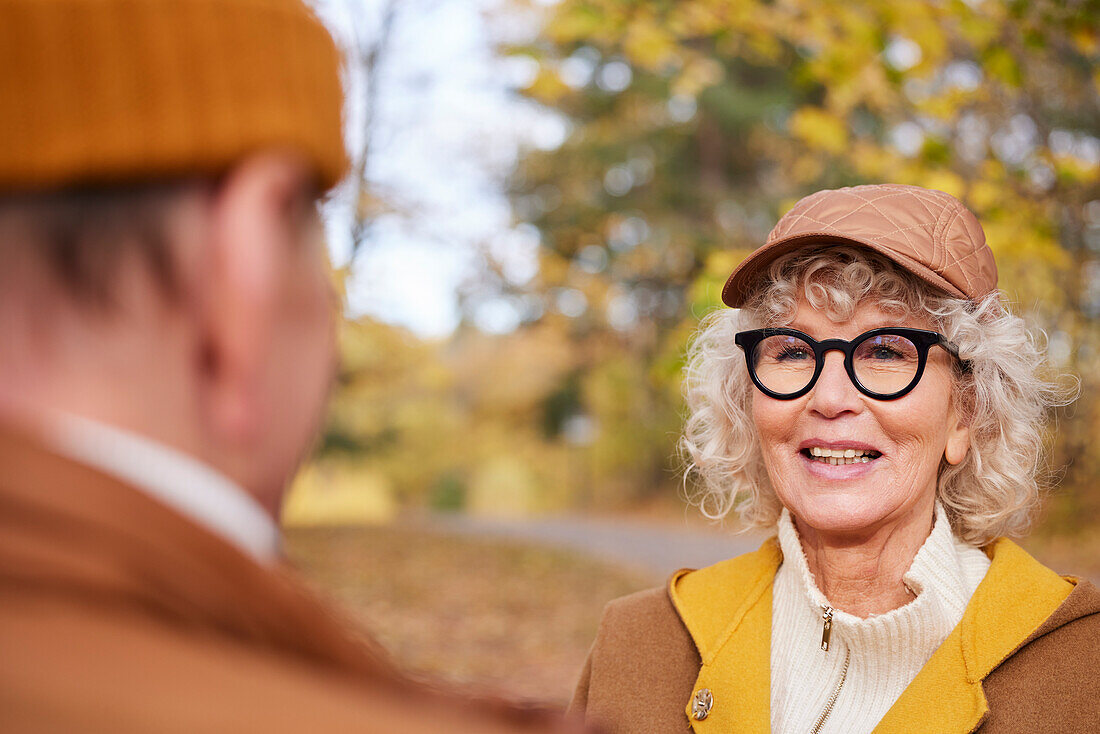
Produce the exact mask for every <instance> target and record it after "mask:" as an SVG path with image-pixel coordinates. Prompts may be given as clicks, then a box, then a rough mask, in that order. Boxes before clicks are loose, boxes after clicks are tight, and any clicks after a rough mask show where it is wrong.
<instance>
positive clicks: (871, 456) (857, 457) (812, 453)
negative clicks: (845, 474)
mask: <svg viewBox="0 0 1100 734" xmlns="http://www.w3.org/2000/svg"><path fill="white" fill-rule="evenodd" d="M800 453H801V454H802V455H803V456H805V457H806V458H808V459H810V460H812V461H817V462H820V463H822V464H831V465H833V466H840V465H844V464H866V463H868V462H871V461H874V460H875V459H877V458H878V457H880V456H882V454H881V453H879V452H878V451H875V450H874V449H827V448H822V447H820V446H811V447H810V448H806V449H802V451H801V452H800Z"/></svg>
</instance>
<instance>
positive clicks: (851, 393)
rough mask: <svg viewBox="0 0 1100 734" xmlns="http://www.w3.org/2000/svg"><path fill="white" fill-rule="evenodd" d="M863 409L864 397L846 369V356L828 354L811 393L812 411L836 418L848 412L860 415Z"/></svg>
mask: <svg viewBox="0 0 1100 734" xmlns="http://www.w3.org/2000/svg"><path fill="white" fill-rule="evenodd" d="M862 407H863V396H862V395H861V394H860V392H859V390H857V389H856V386H855V385H854V384H852V379H851V378H850V377H849V376H848V371H847V370H845V369H844V355H843V354H841V353H840V352H827V353H826V354H825V364H824V366H822V368H821V374H820V375H819V376H818V378H817V382H816V383H815V384H814V388H813V390H811V391H810V401H809V408H810V410H813V411H815V412H817V413H820V414H821V415H823V416H825V417H826V418H835V417H836V416H838V415H841V414H843V413H846V412H851V413H858V412H859V411H860V410H861V409H862Z"/></svg>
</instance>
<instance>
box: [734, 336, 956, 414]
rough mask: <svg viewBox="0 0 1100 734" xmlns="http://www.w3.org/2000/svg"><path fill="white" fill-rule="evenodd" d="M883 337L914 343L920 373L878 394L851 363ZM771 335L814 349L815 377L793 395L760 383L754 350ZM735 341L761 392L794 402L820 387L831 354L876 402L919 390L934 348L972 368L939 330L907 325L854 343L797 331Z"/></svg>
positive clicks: (853, 381) (853, 341)
mask: <svg viewBox="0 0 1100 734" xmlns="http://www.w3.org/2000/svg"><path fill="white" fill-rule="evenodd" d="M884 334H891V335H893V336H900V337H903V338H905V339H908V340H909V341H911V342H912V343H913V346H915V347H916V348H917V371H916V373H914V375H913V379H912V380H911V381H910V383H909V384H908V385H906V386H905V387H904V388H902V389H901V390H898V391H897V392H892V393H877V392H874V391H872V390H869V389H868V388H867V387H866V386H865V385H863V384H861V383H860V381H859V378H858V377H856V370H855V365H854V364H853V362H852V360H853V356H854V355H855V351H856V349H857V348H858V347H859V345H860V344H862V343H863V342H865V341H867V340H868V339H873V338H874V337H876V336H882V335H884ZM771 336H793V337H797V338H799V339H802V340H803V341H805V342H806V344H808V345H809V346H810V348H812V349H813V350H814V374H813V377H811V378H810V381H809V382H808V383H806V386H805V387H803V388H801V389H799V390H796V391H795V392H793V393H779V392H775V391H774V390H769V389H768V388H767V387H765V386H764V384H763V383H762V382H761V381H760V378H759V377H757V375H756V367H755V366H754V365H753V357H752V353H753V350H755V349H756V347H757V346H758V345H759V344H760V342H762V341H764V340H765V339H767V338H768V337H771ZM733 341H734V343H735V344H737V346H739V347H741V350H742V351H743V352H744V353H745V366H746V367H747V368H748V370H749V378H750V379H751V380H752V383H753V384H754V385H756V387H757V389H759V390H760V392H762V393H764V394H765V395H767V396H768V397H770V398H774V399H776V400H795V399H797V398H800V397H802V396H803V395H805V394H806V393H808V392H809V391H810V390H812V389H813V388H814V385H816V384H817V379H818V378H819V377H821V372H822V370H824V369H825V355H826V354H827V353H829V352H840V353H841V354H843V355H844V371H845V372H847V373H848V379H850V380H851V381H852V384H853V385H855V387H856V389H857V390H859V391H860V392H861V393H863V394H864V395H866V396H867V397H869V398H871V399H873V400H897V399H898V398H901V397H904V396H906V395H908V394H909V393H910V392H911V391H912V390H913V389H914V388H916V386H917V385H918V384H919V383H920V378H921V377H923V376H924V367H925V365H926V364H927V361H928V350H929V349H931V348H932V347H940V348H942V349H943V350H944V351H946V352H947V353H948V354H950V355H951V356H952V357H954V358H955V359H957V360H958V361H959V365H960V367H961V368H962V370H963V371H964V372H967V371H969V369H970V362H968V361H967V360H964V359H962V358H961V357H959V348H958V347H957V346H956V345H955V344H953V343H951V342H949V341H948V340H947V338H946V337H945V336H944V335H943V334H940V333H939V332H938V331H928V330H927V329H911V328H909V327H905V326H884V327H881V328H878V329H871V330H870V331H865V332H863V333H862V334H860V335H859V336H857V337H856V338H854V339H851V340H845V339H825V340H823V341H817V340H816V339H814V338H813V337H812V336H810V335H809V334H806V333H805V332H802V331H799V330H798V329H787V328H769V329H749V330H748V331H739V332H737V334H735V335H734V337H733Z"/></svg>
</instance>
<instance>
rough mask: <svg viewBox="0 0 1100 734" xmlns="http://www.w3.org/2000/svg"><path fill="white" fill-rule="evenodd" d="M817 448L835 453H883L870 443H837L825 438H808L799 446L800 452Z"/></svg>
mask: <svg viewBox="0 0 1100 734" xmlns="http://www.w3.org/2000/svg"><path fill="white" fill-rule="evenodd" d="M815 447H816V448H820V449H831V450H834V451H836V450H840V451H843V450H844V449H855V450H856V451H874V452H877V453H879V454H881V453H882V451H881V450H879V449H877V448H875V447H874V446H872V445H871V444H869V443H863V442H862V441H836V440H833V441H826V440H825V439H823V438H808V439H806V440H805V441H803V442H802V443H800V444H798V450H799V451H805V450H807V449H812V448H815Z"/></svg>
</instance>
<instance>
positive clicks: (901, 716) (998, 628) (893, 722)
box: [875, 538, 1073, 734]
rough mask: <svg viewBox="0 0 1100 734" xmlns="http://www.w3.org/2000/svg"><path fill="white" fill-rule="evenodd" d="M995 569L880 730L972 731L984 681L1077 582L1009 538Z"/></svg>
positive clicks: (994, 552)
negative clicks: (917, 726) (915, 724)
mask: <svg viewBox="0 0 1100 734" xmlns="http://www.w3.org/2000/svg"><path fill="white" fill-rule="evenodd" d="M987 552H988V553H989V554H990V556H991V558H992V563H991V564H990V566H989V571H988V572H986V575H985V578H984V579H983V580H982V582H981V584H979V585H978V588H977V590H975V592H974V596H973V597H971V599H970V603H969V604H968V605H967V607H966V612H965V613H964V614H963V618H962V621H960V622H959V624H958V625H957V626H956V627H955V629H954V630H953V631H952V632H951V634H950V635H949V636H948V637H947V639H946V640H944V643H943V644H942V645H941V646H940V647H939V649H937V650H936V652H935V653H934V654H933V655H932V657H931V659H929V661H928V663H927V664H925V666H924V668H922V669H921V671H920V673H919V674H918V675H917V677H916V678H914V679H913V681H912V683H910V684H909V686H908V687H907V688H906V689H905V691H903V692H902V694H901V697H900V698H898V700H897V701H896V702H895V703H894V705H893V707H891V708H890V710H889V711H888V712H887V713H886V716H884V717H883V719H882V721H880V722H879V724H878V726H877V727H875V732H876V733H877V734H893V733H894V732H898V733H900V732H908V731H912V726H913V722H914V721H919V722H921V729H922V730H927V731H936V732H944V734H953V733H954V732H971V731H973V730H974V729H976V728H977V727H978V726H979V725H980V724H981V721H982V719H983V718H984V717H985V715H986V713H987V712H988V711H989V706H988V704H987V703H986V698H985V693H984V692H983V690H982V681H983V680H984V679H985V677H986V676H987V675H989V674H990V673H991V672H992V671H993V669H994V668H996V667H997V666H998V665H1000V664H1001V662H1003V661H1004V660H1005V659H1006V658H1007V657H1008V656H1009V655H1011V654H1012V653H1013V652H1014V651H1015V650H1017V649H1018V648H1019V647H1020V646H1021V645H1022V644H1023V642H1024V641H1025V640H1026V639H1027V638H1028V637H1029V636H1030V635H1031V634H1032V633H1033V632H1034V631H1035V630H1036V629H1038V628H1039V626H1040V625H1042V624H1043V622H1044V620H1046V619H1047V618H1048V617H1050V616H1051V614H1053V613H1054V611H1055V610H1056V609H1057V608H1058V606H1059V605H1060V604H1061V603H1062V602H1063V601H1064V600H1065V598H1066V597H1067V596H1069V593H1070V592H1071V591H1072V590H1073V584H1071V583H1070V582H1068V581H1066V580H1065V579H1063V578H1062V577H1060V576H1059V575H1058V574H1056V573H1054V572H1053V571H1051V570H1050V569H1048V568H1046V567H1044V566H1043V565H1041V564H1040V563H1039V562H1038V561H1036V560H1035V559H1033V558H1032V557H1031V556H1029V555H1028V554H1027V553H1026V552H1024V550H1023V549H1021V548H1020V547H1019V546H1017V545H1016V544H1015V543H1013V542H1012V541H1010V540H1008V539H1007V538H1001V539H1000V540H997V541H996V542H995V543H994V544H993V545H991V546H990V547H989V548H987Z"/></svg>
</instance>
